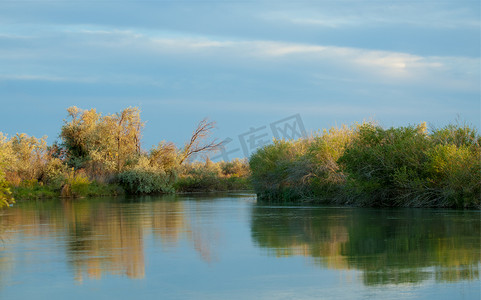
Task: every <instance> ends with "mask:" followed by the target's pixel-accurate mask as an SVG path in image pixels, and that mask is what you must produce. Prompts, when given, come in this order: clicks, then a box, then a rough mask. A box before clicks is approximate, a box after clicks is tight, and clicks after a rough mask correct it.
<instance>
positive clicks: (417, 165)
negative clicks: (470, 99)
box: [338, 123, 429, 206]
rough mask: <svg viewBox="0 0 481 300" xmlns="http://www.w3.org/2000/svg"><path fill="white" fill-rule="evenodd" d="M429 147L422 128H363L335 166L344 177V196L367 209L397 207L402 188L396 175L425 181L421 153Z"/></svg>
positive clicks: (403, 189) (399, 202)
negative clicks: (337, 165) (407, 175)
mask: <svg viewBox="0 0 481 300" xmlns="http://www.w3.org/2000/svg"><path fill="white" fill-rule="evenodd" d="M428 147H429V141H428V139H427V138H426V130H425V126H424V124H421V125H420V126H408V127H400V128H389V129H383V128H382V127H380V126H376V125H374V124H370V123H367V124H363V125H360V126H359V128H358V132H357V134H356V135H355V137H354V138H353V141H352V142H351V144H350V145H349V146H348V148H347V149H346V151H345V152H344V154H343V155H342V156H341V157H340V158H339V160H338V162H339V163H340V164H341V165H342V167H343V170H344V171H345V172H346V173H347V175H348V183H347V184H346V192H347V196H350V197H351V198H352V199H354V200H353V202H354V203H356V204H359V205H370V206H399V205H403V203H402V201H401V200H402V199H404V197H403V194H404V193H405V188H406V186H405V185H404V186H401V185H399V184H398V180H396V178H400V176H401V175H400V174H401V173H403V174H409V177H410V178H412V180H414V181H416V180H418V179H419V178H425V177H426V174H425V170H424V164H425V162H426V159H427V157H426V154H425V151H426V149H428Z"/></svg>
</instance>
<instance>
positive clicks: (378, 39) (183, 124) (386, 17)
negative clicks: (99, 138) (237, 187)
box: [0, 0, 481, 149]
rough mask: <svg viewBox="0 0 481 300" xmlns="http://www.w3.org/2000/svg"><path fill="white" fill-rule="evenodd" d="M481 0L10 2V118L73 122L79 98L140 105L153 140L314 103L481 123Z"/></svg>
mask: <svg viewBox="0 0 481 300" xmlns="http://www.w3.org/2000/svg"><path fill="white" fill-rule="evenodd" d="M480 24H481V17H480V2H479V1H462V0H461V1H460V0H456V1H308V0H306V1H271V0H270V1H254V0H252V1H215V0H213V1H188V0H186V1H168V0H163V1H155V0H150V1H133V0H132V1H116V0H111V1H66V0H65V1H63V0H54V1H52V0H51V1H42V0H38V1H33V0H32V1H21V0H15V1H11V0H3V1H1V2H0V101H1V104H2V109H1V110H0V131H3V132H4V133H7V134H9V135H12V134H15V133H16V132H25V133H27V134H29V135H34V136H38V137H39V136H42V135H48V137H49V138H48V142H49V143H51V142H53V141H54V140H55V139H56V138H57V136H58V133H59V129H60V126H61V125H62V120H63V119H64V118H65V117H66V108H67V107H69V106H72V105H75V106H78V107H80V108H92V107H95V108H97V110H98V111H100V112H102V113H114V112H117V111H119V110H121V109H122V108H125V107H128V106H139V107H140V108H141V110H142V119H143V120H145V121H146V122H147V123H146V127H145V130H144V139H143V142H144V148H146V149H148V148H150V147H151V145H153V144H156V143H157V142H159V141H160V140H169V141H174V142H175V143H177V144H179V145H181V144H182V142H183V141H185V140H186V139H187V138H188V137H189V135H190V133H191V131H192V130H193V128H194V127H195V125H196V123H197V122H198V121H199V120H201V119H202V118H204V117H209V118H210V119H211V120H214V121H216V122H217V125H218V130H217V131H216V132H215V136H217V137H218V138H220V139H223V138H226V137H231V138H232V139H234V140H235V139H236V138H237V137H238V135H240V134H242V133H244V132H246V131H248V130H249V129H250V128H251V127H255V128H257V127H261V126H264V125H267V126H268V125H269V124H270V123H272V122H275V121H277V120H279V119H283V118H285V117H288V116H290V115H293V114H300V116H301V117H302V120H303V122H304V126H305V128H306V130H307V131H308V132H311V131H314V130H317V129H319V128H326V127H330V126H335V125H336V124H337V125H339V124H343V123H347V124H351V123H353V122H361V121H363V120H366V119H375V120H378V121H379V122H380V123H381V124H382V125H384V126H386V127H388V126H401V125H408V124H414V123H419V122H421V121H426V122H428V124H432V125H434V126H443V125H445V124H447V123H450V122H454V121H455V120H456V118H460V119H461V120H464V121H467V122H469V123H472V124H474V125H475V126H477V127H478V128H479V127H480V125H481V124H480V123H481V122H480V110H481V109H480V93H481V92H480V50H481V48H480V33H481V32H480Z"/></svg>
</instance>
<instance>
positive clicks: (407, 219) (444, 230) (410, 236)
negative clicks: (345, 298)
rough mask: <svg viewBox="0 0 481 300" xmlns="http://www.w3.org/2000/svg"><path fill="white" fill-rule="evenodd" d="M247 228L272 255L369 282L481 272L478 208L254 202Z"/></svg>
mask: <svg viewBox="0 0 481 300" xmlns="http://www.w3.org/2000/svg"><path fill="white" fill-rule="evenodd" d="M251 229H252V238H253V240H254V241H255V243H256V244H257V245H258V246H260V247H262V248H265V249H267V252H268V253H269V254H270V255H276V256H292V255H302V256H307V257H310V258H312V260H313V261H314V262H315V263H316V264H320V265H321V266H323V267H326V268H332V269H357V270H361V271H362V272H363V282H364V284H366V285H374V284H400V283H419V282H421V281H423V280H426V279H429V278H434V279H435V280H436V281H458V280H474V279H478V278H479V263H480V235H479V233H480V215H479V212H472V211H471V212H470V211H467V212H463V211H461V212H460V211H444V212H443V211H439V210H438V211H436V210H423V209H395V210H385V209H383V210H381V209H362V208H302V207H297V208H296V207H294V208H292V207H291V208H289V207H265V206H260V205H258V206H254V207H253V210H252V224H251Z"/></svg>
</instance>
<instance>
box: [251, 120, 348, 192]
mask: <svg viewBox="0 0 481 300" xmlns="http://www.w3.org/2000/svg"><path fill="white" fill-rule="evenodd" d="M352 134H353V129H351V128H349V127H347V126H343V127H340V128H331V129H329V130H324V131H322V132H319V133H317V134H315V135H313V136H311V137H310V138H308V139H299V140H296V141H285V140H276V141H274V143H273V144H272V145H268V146H265V147H264V148H262V149H260V150H258V151H257V152H256V153H254V154H253V155H252V156H251V158H250V160H249V164H250V168H251V170H252V184H253V186H254V189H255V190H256V191H258V196H259V198H260V199H264V200H272V201H292V200H301V199H302V200H303V201H307V200H312V199H314V198H319V197H321V196H322V197H334V196H336V195H335V194H336V193H337V192H338V188H339V185H340V184H342V183H343V182H344V175H343V174H342V172H340V170H339V166H338V164H337V160H338V158H339V157H340V156H341V155H342V154H343V152H344V150H345V148H346V145H347V144H348V143H349V142H350V141H351V139H352Z"/></svg>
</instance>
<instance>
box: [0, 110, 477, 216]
mask: <svg viewBox="0 0 481 300" xmlns="http://www.w3.org/2000/svg"><path fill="white" fill-rule="evenodd" d="M67 113H68V116H67V119H65V120H64V124H63V126H62V127H61V130H60V135H59V141H58V142H54V143H53V144H52V145H51V146H47V143H46V137H42V138H40V139H38V138H35V137H30V136H28V135H26V134H16V135H15V136H12V137H11V138H7V136H5V135H4V134H3V133H1V132H0V207H2V206H8V205H11V204H12V203H14V201H15V199H16V200H32V199H42V198H56V197H64V198H76V197H93V196H107V195H120V194H124V193H126V194H160V193H175V192H177V193H188V192H208V191H234V190H254V191H255V192H256V194H257V196H258V200H259V201H264V202H272V203H315V204H334V205H350V206H373V207H442V208H468V209H479V208H480V206H481V205H480V202H481V201H480V200H481V199H480V198H481V160H480V155H481V147H480V144H481V137H480V135H479V134H478V132H477V131H476V130H475V129H473V128H471V127H469V126H467V125H448V126H446V127H444V128H441V129H432V130H430V131H428V129H427V127H426V124H425V123H422V124H419V125H417V126H407V127H398V128H389V129H384V128H382V127H381V126H379V125H377V124H375V123H373V122H370V123H362V124H355V125H352V126H350V127H348V126H342V127H339V128H331V129H329V130H323V131H320V132H318V133H316V134H314V135H312V136H311V137H309V138H302V139H299V140H275V141H274V143H273V144H270V145H266V146H264V147H262V148H260V149H258V150H257V151H256V152H254V154H253V155H252V156H251V157H250V158H249V160H247V159H244V160H240V159H234V160H232V161H228V162H225V161H221V162H212V161H211V160H209V159H208V158H205V161H204V162H199V161H193V159H192V158H193V157H194V156H195V155H197V154H201V153H205V152H209V151H215V150H217V149H218V148H219V147H220V146H221V144H220V143H217V142H216V140H214V139H212V138H211V137H210V135H211V131H212V130H213V129H214V128H215V124H214V123H213V122H208V121H207V120H206V119H204V120H202V121H201V122H199V124H198V126H197V128H196V129H195V130H194V131H193V134H192V136H191V138H190V139H189V140H188V141H187V142H186V143H185V144H184V146H183V147H182V148H177V147H176V145H174V144H173V143H170V142H165V141H161V142H160V143H159V144H158V145H157V146H155V147H153V148H152V149H150V150H149V151H146V150H143V149H141V147H140V140H141V136H142V128H143V126H144V123H143V122H142V121H141V119H140V110H139V109H138V108H135V107H134V108H132V107H129V108H126V109H124V110H122V111H121V112H119V113H115V114H111V115H105V116H103V115H102V114H100V113H98V112H97V111H96V110H95V109H90V110H83V109H79V108H77V107H70V108H68V109H67Z"/></svg>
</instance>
